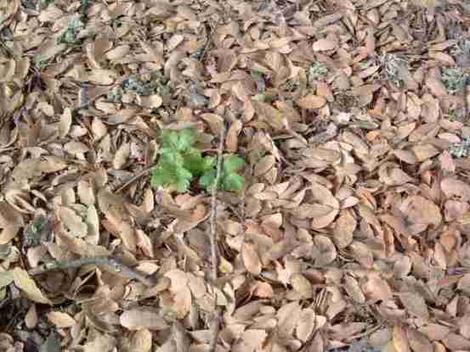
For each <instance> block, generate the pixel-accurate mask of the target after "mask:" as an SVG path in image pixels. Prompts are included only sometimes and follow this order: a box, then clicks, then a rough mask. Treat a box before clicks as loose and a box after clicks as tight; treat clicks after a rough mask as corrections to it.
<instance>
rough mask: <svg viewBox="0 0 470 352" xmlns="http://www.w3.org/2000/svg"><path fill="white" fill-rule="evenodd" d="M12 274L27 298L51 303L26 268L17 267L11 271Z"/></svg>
mask: <svg viewBox="0 0 470 352" xmlns="http://www.w3.org/2000/svg"><path fill="white" fill-rule="evenodd" d="M11 274H12V276H13V281H14V282H15V285H16V287H18V288H19V289H20V290H21V291H23V292H24V294H25V296H26V297H27V298H29V299H30V300H32V301H34V302H36V303H42V304H51V301H50V300H49V298H47V297H46V296H45V295H44V294H43V293H42V292H41V290H40V289H39V288H38V287H37V286H36V283H35V282H34V280H33V279H31V277H30V276H29V274H28V272H27V271H26V270H23V269H20V268H15V269H13V270H12V271H11Z"/></svg>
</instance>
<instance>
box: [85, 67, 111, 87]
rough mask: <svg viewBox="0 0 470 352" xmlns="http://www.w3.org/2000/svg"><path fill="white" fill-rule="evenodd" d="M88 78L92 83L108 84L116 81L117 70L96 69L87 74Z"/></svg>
mask: <svg viewBox="0 0 470 352" xmlns="http://www.w3.org/2000/svg"><path fill="white" fill-rule="evenodd" d="M87 79H88V81H90V82H91V83H94V84H101V85H104V86H107V85H110V84H113V83H114V80H115V79H116V72H115V71H112V70H103V69H94V70H91V72H90V73H89V74H88V75H87Z"/></svg>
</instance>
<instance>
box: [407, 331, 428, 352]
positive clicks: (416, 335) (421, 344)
mask: <svg viewBox="0 0 470 352" xmlns="http://www.w3.org/2000/svg"><path fill="white" fill-rule="evenodd" d="M407 335H408V341H409V344H410V347H411V349H412V350H413V351H419V352H421V351H423V352H433V348H432V344H431V342H430V341H429V340H428V339H427V337H426V336H425V335H423V334H422V333H420V332H419V331H417V330H414V329H408V330H407Z"/></svg>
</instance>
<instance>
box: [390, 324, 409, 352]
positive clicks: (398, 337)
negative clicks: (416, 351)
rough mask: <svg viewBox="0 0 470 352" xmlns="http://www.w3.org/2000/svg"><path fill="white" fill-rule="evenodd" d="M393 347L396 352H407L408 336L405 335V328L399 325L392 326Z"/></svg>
mask: <svg viewBox="0 0 470 352" xmlns="http://www.w3.org/2000/svg"><path fill="white" fill-rule="evenodd" d="M392 334H393V347H395V351H396V352H409V351H410V345H409V342H408V337H407V336H406V332H405V330H404V329H403V328H402V327H401V326H399V325H395V326H394V327H393V332H392Z"/></svg>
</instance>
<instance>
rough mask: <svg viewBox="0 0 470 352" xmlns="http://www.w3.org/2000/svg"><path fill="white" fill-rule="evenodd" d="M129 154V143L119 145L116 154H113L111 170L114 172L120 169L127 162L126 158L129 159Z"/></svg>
mask: <svg viewBox="0 0 470 352" xmlns="http://www.w3.org/2000/svg"><path fill="white" fill-rule="evenodd" d="M130 152H131V147H130V144H129V143H123V144H121V146H120V147H119V148H118V150H116V154H114V158H113V168H114V169H116V170H119V169H121V168H122V167H123V166H124V165H125V163H126V162H127V158H129V155H130Z"/></svg>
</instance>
